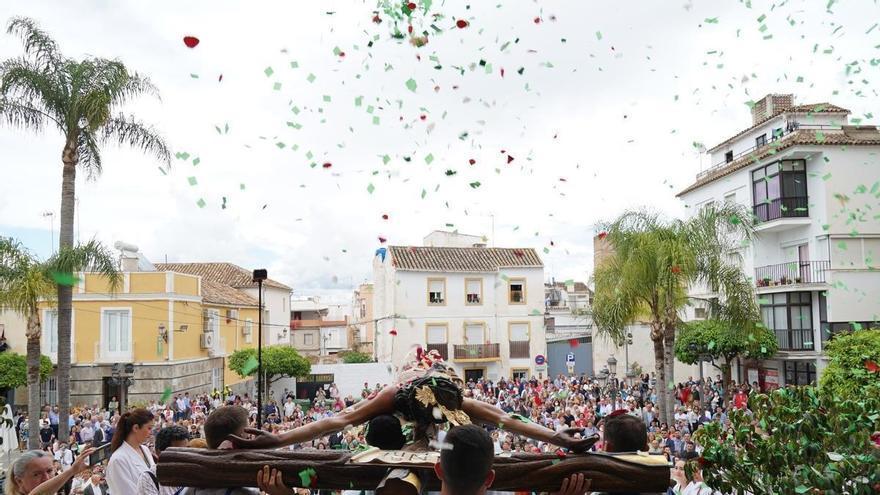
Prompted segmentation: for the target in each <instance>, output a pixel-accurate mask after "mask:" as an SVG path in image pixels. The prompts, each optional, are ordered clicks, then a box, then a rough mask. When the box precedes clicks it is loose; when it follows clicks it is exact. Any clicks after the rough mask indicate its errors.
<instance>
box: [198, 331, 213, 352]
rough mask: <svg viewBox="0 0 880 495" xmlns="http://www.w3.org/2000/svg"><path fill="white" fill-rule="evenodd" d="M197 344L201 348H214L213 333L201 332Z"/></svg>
mask: <svg viewBox="0 0 880 495" xmlns="http://www.w3.org/2000/svg"><path fill="white" fill-rule="evenodd" d="M199 346H200V347H201V348H202V349H213V348H214V334H213V333H203V334H202V335H200V336H199Z"/></svg>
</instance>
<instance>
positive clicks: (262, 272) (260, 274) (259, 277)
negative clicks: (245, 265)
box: [253, 268, 269, 428]
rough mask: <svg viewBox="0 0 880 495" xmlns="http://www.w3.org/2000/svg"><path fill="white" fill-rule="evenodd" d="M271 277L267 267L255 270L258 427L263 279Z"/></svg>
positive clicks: (259, 423) (260, 415) (259, 422)
mask: <svg viewBox="0 0 880 495" xmlns="http://www.w3.org/2000/svg"><path fill="white" fill-rule="evenodd" d="M267 278H269V273H268V272H267V271H266V269H265V268H263V269H259V270H254V279H253V280H254V282H256V283H257V305H258V306H259V307H260V309H259V312H258V313H257V428H261V427H262V426H263V281H264V280H266V279H267Z"/></svg>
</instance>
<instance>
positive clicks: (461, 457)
mask: <svg viewBox="0 0 880 495" xmlns="http://www.w3.org/2000/svg"><path fill="white" fill-rule="evenodd" d="M445 442H446V443H447V444H449V445H451V448H447V449H443V450H441V452H440V462H438V463H437V464H435V465H434V472H435V473H436V474H437V477H438V478H440V481H441V484H442V485H441V488H440V493H441V494H442V495H453V494H455V495H479V494H483V493H485V492H486V489H488V488H489V487H490V486H491V485H492V482H493V481H495V471H493V470H492V461H493V460H494V458H495V452H494V449H493V447H492V439H491V438H490V437H489V434H488V433H486V430H484V429H483V428H480V427H479V426H475V425H467V426H458V427H455V428H453V429H451V430H449V433H447V434H446V438H445Z"/></svg>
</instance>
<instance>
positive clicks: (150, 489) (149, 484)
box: [137, 425, 189, 495]
mask: <svg viewBox="0 0 880 495" xmlns="http://www.w3.org/2000/svg"><path fill="white" fill-rule="evenodd" d="M188 442H189V432H187V431H186V428H184V427H182V426H178V425H174V426H168V427H165V428H162V429H161V430H159V433H157V434H156V445H155V449H156V454H157V455H161V454H162V452H163V451H164V450H165V449H167V448H168V447H186V446H187V443H188ZM179 491H180V487H176V486H164V485H160V484H159V480H158V479H157V478H156V466H155V465H154V466H153V467H151V468H150V469H149V470H148V471H145V472H144V473H142V474H141V476H140V479H138V484H137V494H138V495H174V494H176V493H178V492H179Z"/></svg>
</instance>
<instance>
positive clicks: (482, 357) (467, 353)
mask: <svg viewBox="0 0 880 495" xmlns="http://www.w3.org/2000/svg"><path fill="white" fill-rule="evenodd" d="M500 359H501V345H500V344H464V345H454V346H453V360H455V361H498V360H500Z"/></svg>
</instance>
